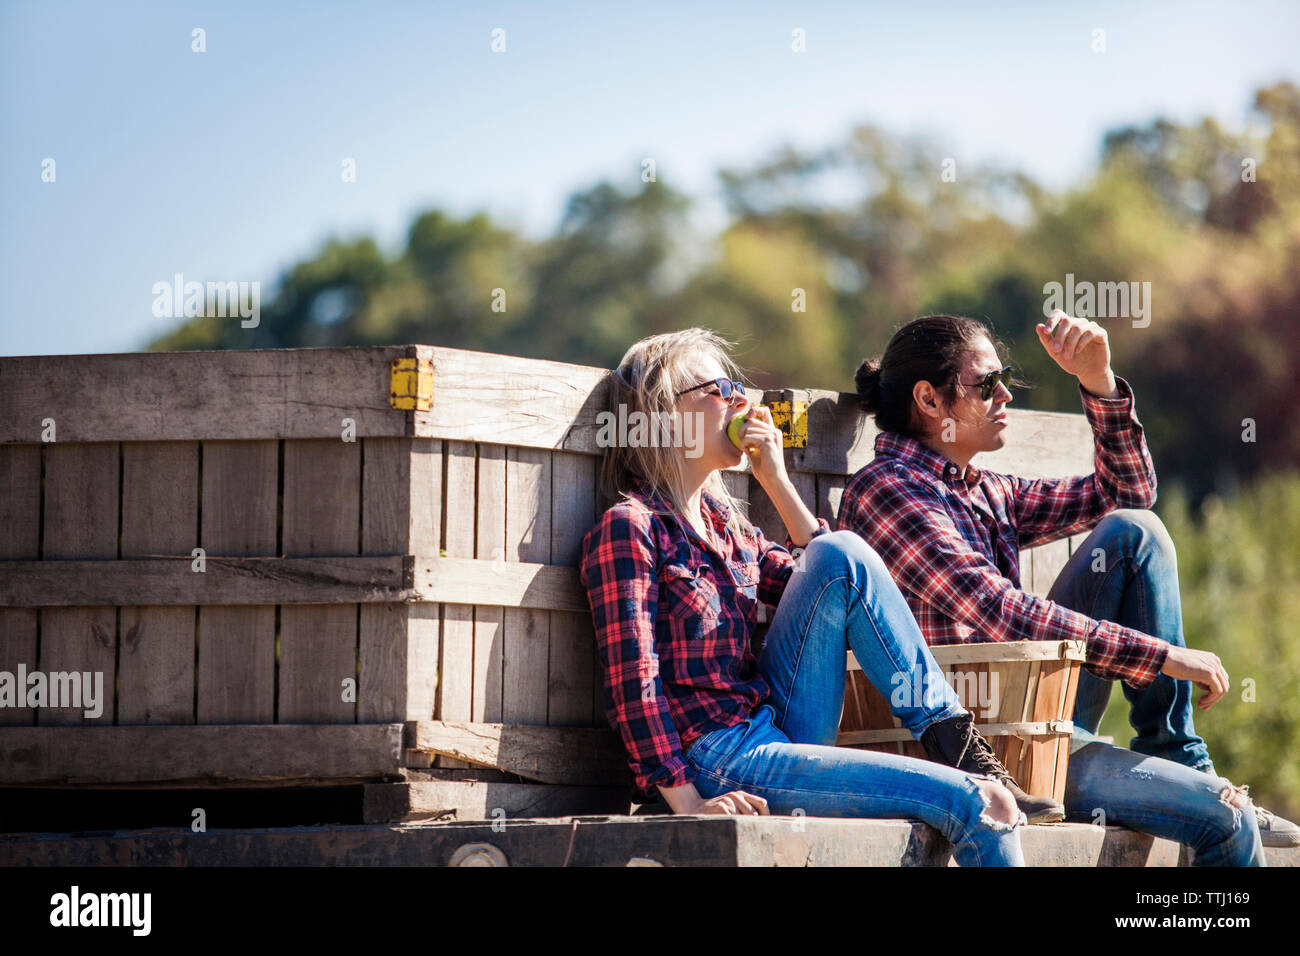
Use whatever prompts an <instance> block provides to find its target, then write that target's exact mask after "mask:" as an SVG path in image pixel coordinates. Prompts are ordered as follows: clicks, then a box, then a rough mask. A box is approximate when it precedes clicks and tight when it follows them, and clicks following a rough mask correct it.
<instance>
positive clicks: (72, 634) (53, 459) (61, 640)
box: [37, 419, 119, 725]
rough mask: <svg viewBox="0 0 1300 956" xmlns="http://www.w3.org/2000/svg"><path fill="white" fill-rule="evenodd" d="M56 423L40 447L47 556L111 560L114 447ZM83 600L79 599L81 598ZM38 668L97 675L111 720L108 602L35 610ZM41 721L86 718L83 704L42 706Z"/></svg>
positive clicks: (112, 627) (112, 615)
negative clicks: (72, 435) (85, 439)
mask: <svg viewBox="0 0 1300 956" xmlns="http://www.w3.org/2000/svg"><path fill="white" fill-rule="evenodd" d="M68 424H70V423H67V422H64V421H63V420H61V419H60V420H59V421H58V427H59V429H60V431H59V436H60V441H59V442H57V443H53V444H50V445H48V446H47V447H46V449H45V514H44V516H43V520H44V525H45V536H44V548H43V555H44V557H45V558H47V559H71V558H95V559H105V558H110V559H111V558H116V557H117V533H118V474H119V472H118V466H119V462H118V446H117V445H116V443H113V442H96V443H89V444H84V445H69V444H64V443H63V441H62V438H63V436H64V434H66V427H65V426H66V425H68ZM82 600H83V601H85V600H86V599H85V598H82ZM40 650H41V660H40V665H41V670H42V671H45V672H46V673H50V672H54V671H64V672H68V671H80V672H83V673H90V674H100V675H102V678H101V679H102V680H103V688H104V694H105V696H106V698H107V700H105V701H104V702H103V713H102V714H101V715H100V716H99V717H98V718H97V720H98V722H101V723H105V724H111V723H112V722H113V703H114V702H113V696H114V695H113V691H112V688H113V686H114V684H115V682H116V681H115V677H116V675H115V658H116V654H117V614H116V610H115V609H114V608H113V607H96V606H88V605H86V606H73V607H57V608H48V609H46V610H45V611H42V612H41V648H40ZM37 722H38V723H40V724H42V725H55V724H81V723H93V722H95V719H92V718H88V717H85V716H84V709H83V708H55V707H49V708H43V709H41V710H40V712H39V713H38V714H37Z"/></svg>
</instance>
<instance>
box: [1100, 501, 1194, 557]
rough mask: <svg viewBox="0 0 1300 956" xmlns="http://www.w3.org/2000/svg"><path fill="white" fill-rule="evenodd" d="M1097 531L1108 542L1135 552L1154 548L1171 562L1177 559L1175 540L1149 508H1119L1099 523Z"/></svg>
mask: <svg viewBox="0 0 1300 956" xmlns="http://www.w3.org/2000/svg"><path fill="white" fill-rule="evenodd" d="M1097 530H1098V531H1099V532H1101V533H1102V534H1103V535H1104V536H1105V537H1106V539H1107V540H1108V541H1119V542H1122V543H1124V544H1125V545H1127V546H1128V547H1129V548H1130V549H1131V550H1132V551H1133V552H1136V551H1138V550H1139V549H1140V548H1142V547H1144V546H1145V547H1149V548H1154V549H1155V550H1157V551H1159V552H1160V553H1161V554H1163V555H1165V556H1166V557H1168V558H1169V559H1170V560H1171V561H1172V560H1175V559H1176V557H1177V552H1176V551H1175V550H1174V539H1173V538H1171V537H1170V536H1169V529H1168V528H1166V527H1165V523H1164V522H1163V521H1161V520H1160V516H1159V515H1157V514H1156V513H1155V512H1154V511H1151V510H1149V509H1147V508H1119V509H1117V510H1115V511H1112V512H1111V513H1110V514H1108V515H1106V517H1104V518H1102V519H1101V521H1099V522H1098V523H1097Z"/></svg>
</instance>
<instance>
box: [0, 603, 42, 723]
mask: <svg viewBox="0 0 1300 956" xmlns="http://www.w3.org/2000/svg"><path fill="white" fill-rule="evenodd" d="M19 666H22V667H23V668H25V669H26V672H27V673H29V674H30V673H31V672H32V671H34V670H36V669H37V664H36V610H35V609H34V608H25V607H17V608H0V671H7V672H8V673H10V674H14V675H17V674H18V668H19ZM14 692H15V694H16V695H18V696H16V697H15V699H14V701H13V702H12V703H13V704H17V703H19V701H26V700H27V688H25V687H21V686H15V688H14ZM35 721H36V711H35V709H34V708H31V707H26V706H22V707H19V706H4V707H0V726H5V725H8V724H15V725H30V724H33V723H35Z"/></svg>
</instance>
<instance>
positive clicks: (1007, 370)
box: [960, 365, 1011, 402]
mask: <svg viewBox="0 0 1300 956" xmlns="http://www.w3.org/2000/svg"><path fill="white" fill-rule="evenodd" d="M998 382H1001V383H1002V384H1003V385H1005V386H1006V387H1007V391H1011V366H1010V365H1004V366H1002V368H1000V369H998V370H997V371H996V372H989V373H988V374H987V375H985V376H984V377H983V378H982V379H980V380H979V381H978V382H961V383H960V384H962V385H965V386H966V387H967V388H974V387H975V386H976V385H978V386H979V389H980V398H981V399H983V400H984V401H986V402H987V401H988V400H989V399H990V398H992V397H993V392H994V391H995V390H996V389H997V387H998Z"/></svg>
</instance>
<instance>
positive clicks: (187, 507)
mask: <svg viewBox="0 0 1300 956" xmlns="http://www.w3.org/2000/svg"><path fill="white" fill-rule="evenodd" d="M198 534H199V445H198V443H197V442H125V443H123V445H122V545H121V553H122V557H123V558H132V557H142V556H144V555H149V554H189V553H190V552H191V550H192V549H193V548H194V547H196V546H197V545H198ZM189 575H190V577H192V578H199V577H202V575H201V574H199V573H196V572H194V571H190V572H189ZM120 603H122V604H123V606H122V608H121V626H122V640H121V648H120V650H119V660H118V709H117V720H118V723H119V724H189V723H193V722H194V640H195V637H194V631H195V623H196V619H197V615H196V614H195V611H194V606H193V605H180V606H162V605H161V604H141V603H135V602H131V603H127V602H120ZM166 603H167V604H168V605H172V604H173V603H174V602H172V601H167V602H166Z"/></svg>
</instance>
